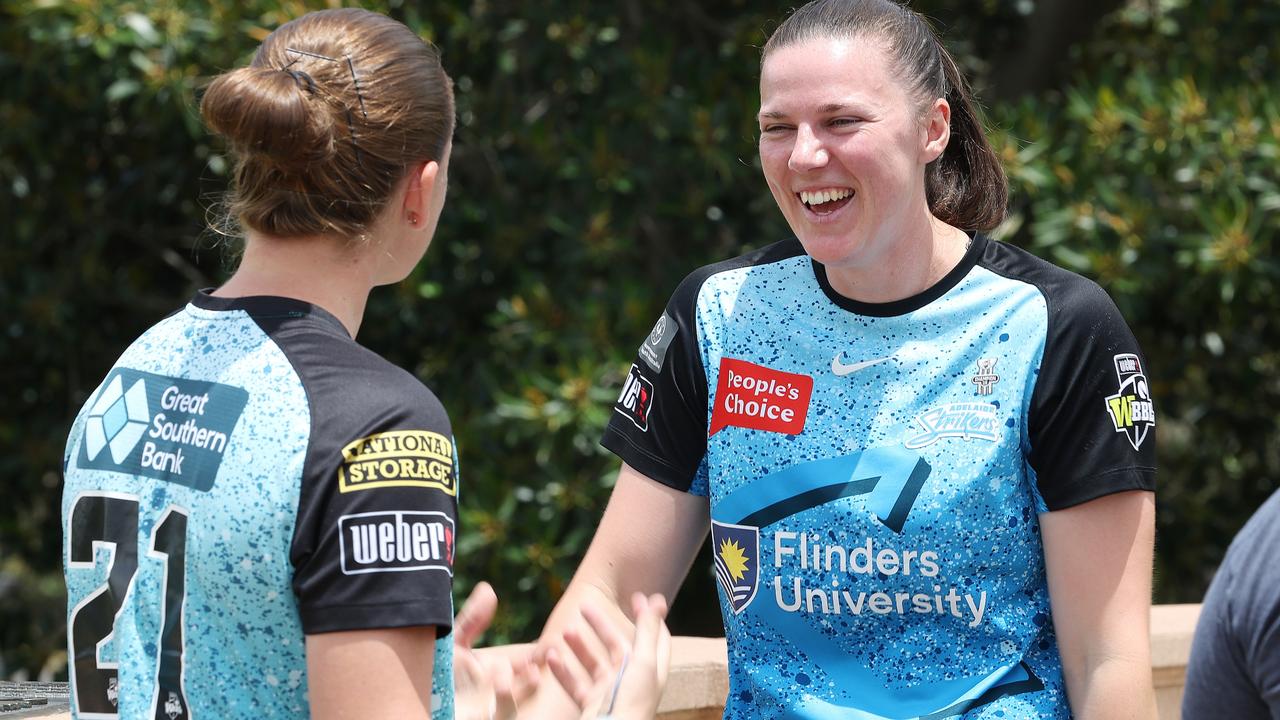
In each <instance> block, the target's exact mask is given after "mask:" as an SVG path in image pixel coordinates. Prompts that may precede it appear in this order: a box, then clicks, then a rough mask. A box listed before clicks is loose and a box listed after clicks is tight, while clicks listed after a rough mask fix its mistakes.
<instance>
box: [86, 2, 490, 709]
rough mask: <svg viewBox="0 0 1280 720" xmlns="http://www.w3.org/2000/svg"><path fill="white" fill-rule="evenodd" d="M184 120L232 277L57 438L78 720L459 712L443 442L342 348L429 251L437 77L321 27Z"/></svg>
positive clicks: (427, 413) (449, 106)
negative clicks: (235, 259) (197, 118)
mask: <svg viewBox="0 0 1280 720" xmlns="http://www.w3.org/2000/svg"><path fill="white" fill-rule="evenodd" d="M201 112H202V114H203V116H204V119H205V121H206V123H207V124H208V126H209V128H210V129H211V130H212V131H213V132H214V133H216V134H218V135H220V136H222V137H223V138H224V139H225V141H226V143H227V145H228V147H229V149H230V151H231V154H232V155H233V156H234V159H235V169H234V175H233V179H232V187H231V191H230V196H229V207H230V209H231V212H232V214H233V215H234V217H235V219H236V220H237V221H238V223H239V225H240V227H241V228H242V229H243V232H244V235H245V245H244V252H243V257H242V259H241V261H240V264H239V267H238V269H237V270H236V271H235V273H234V274H233V275H232V277H231V278H230V279H229V280H228V281H227V282H226V283H225V284H224V285H222V286H221V287H219V288H217V289H215V290H202V291H200V292H198V293H196V295H195V297H193V298H192V299H191V301H190V302H189V303H188V304H187V305H186V306H185V307H183V308H181V309H179V310H178V311H177V312H175V313H174V314H173V315H171V316H169V317H168V318H166V319H165V320H163V321H161V322H160V323H158V324H157V325H155V326H154V327H152V328H151V329H150V330H148V331H147V332H145V333H144V334H143V335H142V336H141V337H139V338H138V339H137V340H136V341H135V342H134V343H133V344H132V345H131V346H130V347H129V348H128V349H127V350H126V351H125V352H124V354H123V355H122V356H121V357H120V359H119V360H118V361H117V362H116V363H115V365H114V367H113V368H112V369H111V371H110V372H109V373H108V374H107V376H106V378H105V380H104V381H103V382H102V384H101V386H100V387H99V388H98V389H97V391H96V392H94V393H93V395H92V396H91V397H90V398H89V400H88V402H87V403H86V404H85V406H84V408H83V410H82V411H81V412H80V414H79V416H78V418H77V419H76V422H75V425H74V427H73V429H72V432H71V434H70V437H69V439H68V443H67V454H66V464H65V471H66V488H65V492H64V496H63V503H62V516H63V521H64V523H63V524H64V533H65V535H64V541H65V545H66V552H67V560H66V562H67V567H66V581H67V589H68V594H69V600H68V602H69V606H68V607H69V613H68V645H69V652H70V655H71V668H70V684H71V694H72V709H73V713H74V714H75V715H76V716H77V717H98V718H102V717H128V718H141V717H144V716H145V717H154V718H157V719H159V718H169V720H175V719H177V718H188V717H194V718H224V719H232V718H260V717H287V718H304V717H309V716H314V717H317V718H339V717H365V718H401V717H406V718H407V717H425V716H427V715H428V714H431V715H432V716H434V717H438V718H450V717H453V712H454V708H453V689H452V676H451V671H452V652H453V650H452V643H451V642H450V639H449V638H448V637H446V636H448V635H449V634H450V631H451V628H452V625H453V603H452V594H451V593H452V578H453V563H454V551H455V547H456V543H455V537H456V532H457V492H458V489H457V483H458V466H457V449H456V447H455V446H454V442H453V433H452V432H451V429H450V425H449V418H448V416H447V414H446V413H445V409H444V408H443V407H442V406H441V404H440V402H439V401H438V400H437V399H436V397H435V395H433V394H432V393H431V392H430V391H429V390H427V389H426V388H425V387H423V385H422V384H421V383H419V382H418V380H416V379H415V378H414V377H413V376H412V375H410V374H409V373H407V372H405V371H404V370H401V369H400V368H397V367H395V366H393V365H391V364H390V363H388V362H387V361H386V360H384V359H382V358H381V357H379V356H377V355H376V354H374V353H373V352H371V351H369V350H367V349H365V348H364V347H362V346H360V345H359V344H357V343H356V342H355V340H354V339H353V338H354V337H355V335H356V333H357V331H358V330H359V327H360V323H361V318H362V316H363V314H364V310H365V302H366V300H367V298H368V295H369V292H370V290H371V289H372V288H373V287H375V286H378V285H386V284H389V283H395V282H398V281H400V280H402V279H403V278H404V277H405V276H407V275H408V274H409V272H410V271H412V269H413V268H414V266H415V265H416V264H417V262H418V260H419V259H420V258H421V257H422V255H423V253H424V252H425V251H426V249H427V246H428V244H429V243H430V242H431V237H432V234H433V232H434V231H435V228H436V221H437V220H438V219H439V217H440V213H441V209H442V208H443V206H444V201H445V189H446V184H447V183H446V175H447V170H448V165H449V152H450V138H451V136H452V133H453V127H454V103H453V91H452V83H451V81H450V79H449V76H448V75H447V74H446V73H445V71H444V69H443V68H442V67H441V65H440V59H439V57H438V54H437V52H436V50H435V49H434V48H433V47H432V46H430V45H429V44H427V43H425V42H423V40H422V39H420V38H419V37H418V36H417V35H415V34H414V33H413V32H412V31H410V30H409V29H408V28H406V27H405V26H404V25H402V24H400V23H398V22H396V21H394V20H391V19H389V18H387V17H384V16H382V15H379V14H376V13H372V12H368V11H364V10H358V9H341V10H326V11H321V12H315V13H311V14H308V15H306V16H304V17H301V18H299V19H297V20H294V21H292V22H289V23H286V24H285V25H282V26H281V27H280V28H278V29H277V30H276V31H275V32H272V33H271V34H270V35H269V36H268V37H267V38H266V39H265V40H264V41H263V43H262V46H261V47H260V48H259V49H258V51H257V53H256V55H255V56H254V58H253V61H252V62H251V63H250V64H249V65H248V66H247V67H243V68H239V69H235V70H232V71H230V72H227V73H225V74H223V75H220V76H218V77H217V78H216V79H214V80H213V82H212V83H211V84H210V85H209V87H208V89H207V91H206V92H205V93H204V97H203V100H202V102H201ZM475 630H476V628H475V627H471V628H469V629H468V630H467V631H466V632H464V630H463V629H462V628H461V627H460V628H459V632H458V634H459V635H463V634H466V635H468V637H467V638H462V640H463V643H462V646H463V647H466V645H467V643H469V641H470V635H471V634H473V633H474V631H475ZM482 715H483V716H484V717H491V708H490V707H488V705H487V704H486V706H485V707H484V708H483V711H482Z"/></svg>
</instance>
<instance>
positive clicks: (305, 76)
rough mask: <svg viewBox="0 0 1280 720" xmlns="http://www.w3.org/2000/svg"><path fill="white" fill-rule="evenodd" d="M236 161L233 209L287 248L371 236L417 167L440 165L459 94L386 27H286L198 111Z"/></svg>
mask: <svg viewBox="0 0 1280 720" xmlns="http://www.w3.org/2000/svg"><path fill="white" fill-rule="evenodd" d="M200 113H201V115H203V117H204V121H205V123H206V124H207V125H208V127H209V129H210V130H212V131H213V132H214V133H216V134H218V135H221V136H222V137H223V138H225V139H226V141H227V143H228V145H229V147H230V150H231V152H232V155H233V156H234V159H235V169H234V175H233V178H232V187H231V190H230V193H229V196H228V203H227V204H228V207H229V210H230V213H231V214H232V216H233V217H235V218H236V219H238V220H239V222H240V224H241V225H242V226H244V227H248V228H251V229H253V230H256V231H258V232H262V233H265V234H268V235H274V236H278V237H300V236H306V235H320V234H324V235H338V236H343V237H349V238H355V237H359V236H362V235H364V234H365V233H366V232H367V231H368V230H369V228H370V226H371V225H372V223H373V221H374V219H375V218H377V217H378V215H379V213H381V211H382V209H383V208H384V207H385V206H386V203H387V201H388V199H389V198H390V197H391V194H392V191H393V190H394V189H395V186H396V185H397V184H398V183H399V182H400V180H401V179H402V178H404V176H405V174H406V172H407V170H408V168H409V167H410V166H412V165H414V164H415V163H419V162H425V161H430V160H437V161H438V160H442V159H443V158H444V153H445V151H446V148H447V146H448V144H449V139H450V138H451V137H452V135H453V124H454V110H453V84H452V81H451V80H450V79H449V76H448V75H447V74H446V73H445V71H444V68H443V67H441V65H440V57H439V54H438V53H437V51H436V50H435V48H433V47H432V46H431V45H429V44H427V43H426V42H423V40H422V39H421V38H419V37H418V36H417V35H415V34H414V33H413V32H412V31H411V30H409V28H407V27H405V26H404V25H402V24H401V23H399V22H396V21H395V20H392V19H391V18H388V17H386V16H384V15H379V14H377V13H374V12H369V11H367V10H360V9H355V8H348V9H339V10H322V11H319V12H313V13H309V14H307V15H304V16H303V17H300V18H298V19H296V20H293V21H291V22H288V23H285V24H284V25H281V26H280V27H279V28H277V29H276V30H275V32H273V33H271V34H270V35H268V36H267V39H266V40H264V41H263V42H262V46H261V47H259V48H258V52H257V53H256V54H255V55H254V57H253V61H252V62H251V63H250V64H249V65H248V66H247V67H242V68H238V69H236V70H232V71H230V72H227V73H224V74H222V75H219V76H218V77H217V78H215V79H214V80H213V82H212V83H210V85H209V87H208V89H207V90H206V91H205V93H204V97H203V98H202V100H201V102H200Z"/></svg>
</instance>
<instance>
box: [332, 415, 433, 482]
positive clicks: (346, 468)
mask: <svg viewBox="0 0 1280 720" xmlns="http://www.w3.org/2000/svg"><path fill="white" fill-rule="evenodd" d="M386 487H422V488H433V489H436V490H440V491H442V492H444V493H445V494H446V495H456V494H457V492H458V488H457V486H456V485H455V483H454V477H453V441H452V440H450V439H449V438H447V437H445V436H444V435H441V434H440V433H436V432H431V431H430V430H390V431H387V432H381V433H375V434H373V435H369V436H368V437H362V438H360V439H359V440H356V441H354V442H350V443H347V445H346V446H345V447H343V448H342V465H341V466H339V467H338V492H343V493H349V492H355V491H357V490H370V489H373V488H386Z"/></svg>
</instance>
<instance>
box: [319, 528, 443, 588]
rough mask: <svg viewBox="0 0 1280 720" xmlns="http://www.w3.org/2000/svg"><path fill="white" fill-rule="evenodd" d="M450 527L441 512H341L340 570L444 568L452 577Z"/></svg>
mask: <svg viewBox="0 0 1280 720" xmlns="http://www.w3.org/2000/svg"><path fill="white" fill-rule="evenodd" d="M453 531H454V524H453V518H451V517H449V516H448V515H445V514H444V513H442V512H372V513H360V514H358V515H343V516H342V517H340V518H338V534H339V537H340V538H341V547H342V573H343V574H344V575H360V574H362V573H374V572H413V571H414V570H444V571H445V572H447V573H449V576H450V577H452V576H453Z"/></svg>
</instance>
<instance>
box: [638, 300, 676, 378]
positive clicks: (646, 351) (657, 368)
mask: <svg viewBox="0 0 1280 720" xmlns="http://www.w3.org/2000/svg"><path fill="white" fill-rule="evenodd" d="M679 329H680V328H678V327H677V326H676V321H675V320H672V319H671V316H670V315H668V314H666V313H665V312H664V313H662V316H661V317H659V318H658V322H656V323H654V325H653V329H652V330H650V331H649V337H647V338H645V340H644V344H642V345H641V346H640V350H639V355H640V359H641V360H644V363H645V364H646V365H648V366H649V367H651V368H653V371H654V372H662V363H663V361H664V360H666V359H667V348H669V347H671V341H672V340H673V339H675V336H676V331H678V330H679Z"/></svg>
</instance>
